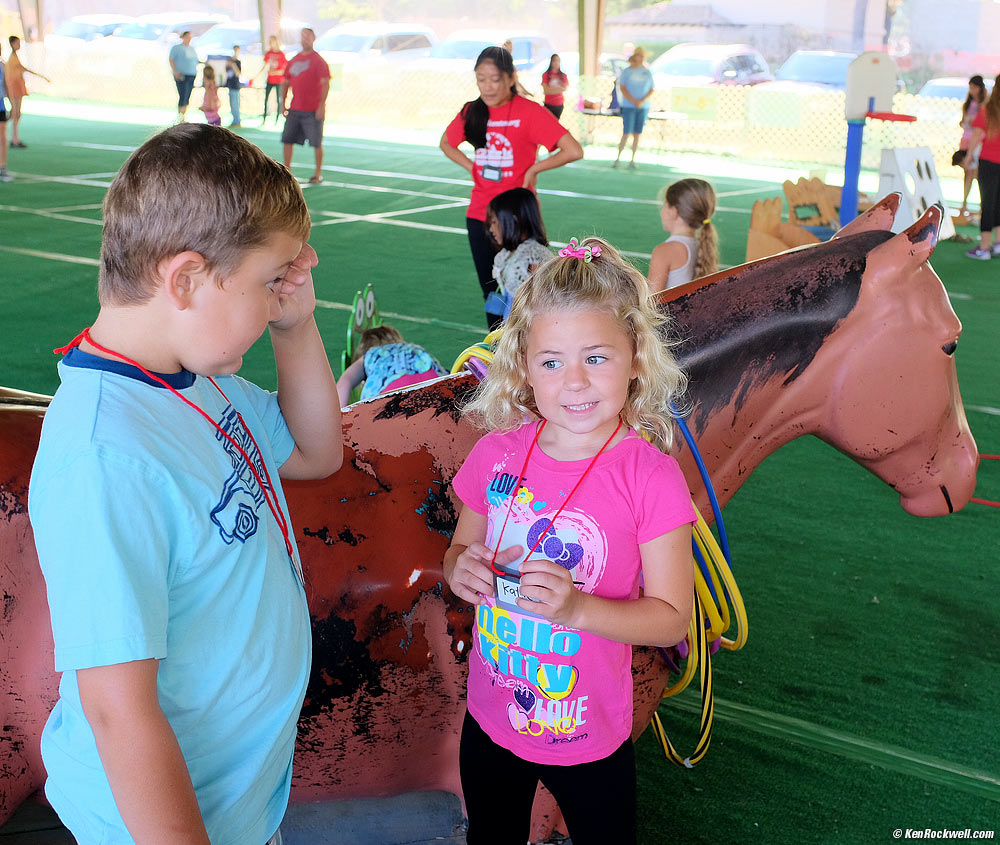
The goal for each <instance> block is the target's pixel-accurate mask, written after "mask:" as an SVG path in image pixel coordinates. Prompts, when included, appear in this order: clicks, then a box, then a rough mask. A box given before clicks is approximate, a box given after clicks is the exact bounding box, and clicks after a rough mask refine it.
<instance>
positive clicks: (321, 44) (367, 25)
mask: <svg viewBox="0 0 1000 845" xmlns="http://www.w3.org/2000/svg"><path fill="white" fill-rule="evenodd" d="M435 44H437V36H436V35H435V34H434V30H433V29H431V28H430V27H427V26H420V25H417V24H391V23H378V22H374V21H355V22H353V23H346V24H342V25H340V26H335V27H334V28H333V29H331V30H328V31H327V32H324V33H323V35H321V36H320V37H319V38H317V39H316V43H315V44H313V49H314V50H315V51H316V52H318V53H319V54H320V55H321V56H322V57H323V58H324V59H326V61H327V62H328V63H330V64H339V65H343V66H344V67H345V69H350V68H353V67H355V66H358V65H362V64H368V63H372V62H377V63H386V62H389V63H395V62H400V61H408V60H410V59H419V58H422V57H424V56H426V55H427V54H428V53H430V51H431V49H432V48H433V47H434V45H435Z"/></svg>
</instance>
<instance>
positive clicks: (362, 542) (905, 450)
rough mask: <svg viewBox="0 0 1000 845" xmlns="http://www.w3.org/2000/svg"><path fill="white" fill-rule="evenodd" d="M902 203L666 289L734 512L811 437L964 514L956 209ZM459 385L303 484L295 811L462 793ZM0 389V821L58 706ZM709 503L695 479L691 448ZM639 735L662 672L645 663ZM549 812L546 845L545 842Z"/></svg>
mask: <svg viewBox="0 0 1000 845" xmlns="http://www.w3.org/2000/svg"><path fill="white" fill-rule="evenodd" d="M894 211H895V204H894V202H893V201H892V199H891V198H890V199H889V200H886V201H883V203H882V204H880V205H879V206H876V208H875V209H873V210H872V212H869V214H868V215H866V216H865V217H864V218H860V219H859V220H858V221H855V223H853V224H851V226H849V227H847V229H845V230H844V231H843V232H842V233H841V236H840V237H839V238H838V239H837V240H835V241H833V242H831V243H829V244H823V245H819V246H816V247H811V248H808V249H805V250H801V251H795V252H791V253H785V254H782V255H779V256H775V257H773V258H770V259H765V260H763V261H761V262H757V263H755V264H751V265H745V266H742V267H737V268H735V269H733V270H731V271H727V272H725V273H720V274H717V275H715V276H713V277H710V278H707V279H704V280H696V281H695V282H693V283H691V284H690V285H688V286H685V287H683V288H679V289H677V291H671V292H670V294H671V297H670V301H668V300H667V298H666V297H664V300H663V301H664V303H665V307H667V308H668V309H669V310H670V311H671V313H672V314H673V315H674V317H675V320H676V326H675V331H676V332H677V335H678V337H681V338H684V342H683V343H682V344H681V346H680V347H679V349H678V353H679V356H680V358H681V360H682V361H683V362H684V363H685V365H686V367H687V368H688V369H689V371H690V373H691V376H692V380H691V400H692V414H691V422H692V425H693V427H694V429H695V431H696V434H697V436H698V440H699V444H700V447H701V450H702V452H703V455H704V457H705V459H706V462H707V463H708V466H709V468H710V470H711V471H712V475H713V478H714V480H715V485H716V489H717V491H718V492H719V494H720V498H721V499H722V500H723V501H727V500H728V499H729V498H730V497H731V496H732V495H733V493H734V492H735V491H736V489H737V488H738V487H739V485H740V484H741V483H742V481H743V480H744V479H745V478H746V477H747V476H748V475H749V473H750V472H751V471H752V469H753V468H754V467H755V466H756V465H757V464H758V463H759V462H760V461H761V460H763V458H764V457H766V456H767V455H768V454H770V452H772V451H774V449H776V448H778V446H780V445H781V444H782V443H785V442H788V441H790V440H792V439H793V438H795V437H798V436H800V435H802V434H806V433H815V434H817V435H818V436H819V437H821V438H823V439H824V440H826V441H827V442H829V443H831V444H832V445H834V446H835V447H836V448H838V449H840V450H841V451H843V452H845V453H846V454H848V455H850V456H852V457H853V458H854V459H855V460H857V461H858V462H859V463H861V464H862V465H864V466H866V467H867V468H869V469H870V470H871V471H872V472H874V473H876V474H877V475H878V476H879V477H880V478H882V479H883V480H885V481H886V483H888V484H890V485H892V486H893V487H894V488H895V489H896V490H897V491H899V494H900V498H901V501H902V504H903V506H904V507H905V508H907V509H908V510H910V511H911V512H913V513H919V514H921V515H935V514H946V513H948V512H950V511H951V510H957V509H959V508H961V507H962V506H963V505H964V504H965V503H966V502H967V501H968V499H969V497H970V496H971V493H972V490H973V488H974V485H975V467H976V460H977V456H976V449H975V444H974V442H973V441H972V437H971V435H970V433H969V430H968V426H967V424H966V422H965V416H964V412H963V409H962V405H961V399H960V397H959V393H958V383H957V377H956V372H955V365H954V359H953V357H952V352H953V351H954V343H955V341H956V340H957V337H958V333H959V331H960V326H959V324H958V321H957V319H956V318H955V315H954V313H953V312H952V310H951V308H950V305H949V304H948V301H947V297H946V295H945V292H944V289H943V286H942V285H941V282H940V280H939V279H938V278H937V276H936V275H935V274H934V272H933V270H931V269H930V267H929V266H928V265H927V263H926V260H927V257H928V256H929V255H930V253H931V251H932V250H933V246H934V243H935V241H936V237H937V227H938V224H939V223H940V214H939V213H938V212H937V210H936V209H932V211H931V212H928V214H927V215H925V217H924V218H923V219H922V220H921V221H920V222H919V223H918V224H916V225H915V226H914V227H912V228H911V229H910V230H909V231H908V232H906V233H903V234H901V235H896V236H892V235H891V234H889V233H887V232H886V231H885V229H886V228H887V226H888V225H889V222H891V219H892V214H893V213H894ZM473 386H474V382H473V380H472V378H471V377H470V376H467V375H466V376H455V377H451V378H446V379H443V380H441V381H438V382H434V383H431V384H429V385H423V386H418V387H415V388H412V389H409V390H406V391H404V392H401V393H396V394H392V395H389V396H384V397H380V398H378V399H375V400H373V401H370V402H366V403H361V404H358V405H355V406H352V407H351V408H350V409H348V410H347V412H346V413H345V417H344V423H345V432H344V438H345V449H346V453H345V454H346V461H345V466H344V468H343V469H342V470H341V471H340V472H338V473H337V474H336V475H334V476H333V477H331V478H329V479H326V480H324V481H322V482H315V483H291V484H288V485H287V494H288V501H289V506H290V509H291V514H292V522H293V524H294V526H295V530H296V539H297V542H298V544H299V548H300V550H301V552H302V557H303V562H304V565H305V570H306V577H307V581H308V591H309V598H310V610H311V613H312V617H313V633H314V644H315V645H314V651H315V657H314V668H313V675H312V678H311V681H310V685H309V690H308V693H307V697H306V702H305V705H304V707H303V712H302V717H301V719H300V723H299V727H300V731H299V744H298V748H297V752H296V770H295V780H294V784H293V796H292V797H293V800H294V801H312V800H321V799H346V798H355V797H372V796H380V795H392V794H399V793H402V792H407V791H412V790H420V789H446V790H449V791H452V792H456V793H459V794H460V792H461V790H460V785H459V780H458V766H457V759H458V732H459V728H460V724H461V720H462V717H463V714H464V691H465V681H464V679H465V672H466V667H465V662H466V660H467V659H468V653H469V649H470V645H471V627H472V621H473V613H472V609H471V608H470V607H469V606H467V605H464V604H462V603H461V602H458V601H457V600H455V599H454V597H453V596H451V594H450V593H449V591H448V590H447V587H445V586H444V585H443V582H442V577H441V568H440V561H441V557H442V555H443V553H444V550H445V549H446V548H447V546H448V542H449V536H450V533H451V531H452V529H453V527H454V524H455V519H456V502H455V500H454V497H453V494H452V493H451V490H450V481H451V479H452V477H453V476H454V473H455V472H456V471H457V469H458V467H459V466H460V465H461V462H462V460H463V458H464V457H465V455H466V454H467V453H468V451H469V449H470V448H471V447H472V445H473V444H474V443H475V441H476V439H477V438H478V437H479V436H481V432H479V431H476V430H475V429H473V428H472V427H470V426H469V424H468V423H467V422H465V421H464V420H462V419H461V418H460V417H459V415H458V413H457V411H456V406H457V404H458V403H459V402H460V401H461V398H462V397H463V396H464V395H465V394H466V393H467V391H469V390H470V389H472V387H473ZM10 393H11V398H10V400H9V401H7V402H6V403H4V402H3V397H2V396H0V430H2V431H3V432H4V436H3V442H2V444H0V448H2V450H3V461H2V462H0V466H2V468H3V469H2V475H0V517H2V518H0V588H2V590H3V595H4V603H3V607H2V610H0V613H2V617H0V624H2V628H0V643H2V644H0V693H2V697H0V767H2V781H0V822H2V821H3V820H4V819H6V818H7V817H8V816H9V814H10V813H11V812H12V811H13V809H14V808H15V807H16V806H17V805H18V804H19V803H20V802H21V801H22V800H24V798H25V797H26V796H27V795H28V794H30V793H31V792H33V791H35V790H36V789H38V788H39V787H40V786H41V785H42V783H43V780H44V770H43V768H42V764H41V760H40V756H39V753H38V741H39V736H40V733H41V728H42V726H43V724H44V720H45V718H46V716H47V713H48V711H49V709H50V708H51V706H52V704H53V703H54V701H55V699H56V694H57V692H56V687H57V678H56V676H55V674H54V673H53V671H52V668H51V667H52V641H51V633H50V630H49V625H48V617H47V608H46V605H45V590H44V584H43V582H42V579H41V575H40V572H39V570H38V564H37V560H36V557H35V554H34V547H33V543H32V537H31V530H30V526H29V525H28V520H27V509H26V502H27V483H28V476H29V473H30V467H31V462H32V459H33V455H34V451H35V448H36V445H37V438H38V433H39V425H40V422H41V418H42V415H43V413H44V398H38V397H35V398H32V397H30V396H27V397H25V396H23V395H21V398H16V397H14V395H13V393H14V392H10ZM677 454H678V458H679V460H680V461H681V464H682V467H683V468H684V470H685V473H686V475H687V478H688V481H689V483H690V486H691V488H692V489H693V490H696V491H699V492H698V494H697V495H696V498H697V500H698V504H699V506H700V507H702V510H703V511H704V510H706V508H705V507H704V506H705V501H704V494H703V493H702V492H700V491H701V487H702V485H701V483H700V481H699V479H698V477H697V473H696V471H695V470H694V467H693V463H692V461H691V458H690V455H689V453H688V451H687V450H686V449H685V448H680V449H679V451H678V452H677ZM633 668H634V678H635V733H636V735H638V733H641V731H642V730H643V729H644V728H645V726H646V725H647V724H648V722H649V719H650V716H651V713H652V711H653V710H654V709H655V707H656V705H657V704H658V703H659V700H660V695H661V693H662V690H663V688H664V685H665V683H666V679H667V670H666V668H665V666H664V664H663V662H662V661H661V660H660V659H659V658H658V657H657V656H656V654H655V652H654V651H653V650H651V649H635V659H634V667H633ZM553 811H554V806H553V805H552V804H551V802H549V803H547V804H544V805H543V807H542V809H541V810H540V811H539V812H538V813H536V820H535V826H534V830H533V835H535V836H537V835H539V834H541V833H544V832H545V831H547V830H549V829H551V825H552V823H553V815H552V814H553Z"/></svg>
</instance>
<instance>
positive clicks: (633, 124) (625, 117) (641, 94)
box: [611, 47, 653, 168]
mask: <svg viewBox="0 0 1000 845" xmlns="http://www.w3.org/2000/svg"><path fill="white" fill-rule="evenodd" d="M645 61H646V53H645V51H644V50H643V49H642V47H636V48H635V51H634V52H633V53H632V55H631V56H629V59H628V67H627V68H625V69H624V70H623V71H622V73H621V76H620V77H619V78H618V103H619V105H620V106H621V109H622V139H621V141H619V142H618V157H617V158H616V159H615V163H614V164H613V165H611V166H612V167H617V166H618V162H619V160H620V159H621V157H622V151H623V150H624V149H625V144H626V143H627V142H628V139H629V136H631V137H632V161H631V162H629V167H631V168H635V151H636V150H637V149H638V148H639V136H640V135H641V134H642V127H643V126H645V124H646V118H647V117H648V115H649V98H650V97H652V96H653V74H652V73H650V70H649V68H648V67H646V65H645V64H644V63H645Z"/></svg>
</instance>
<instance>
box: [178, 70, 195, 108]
mask: <svg viewBox="0 0 1000 845" xmlns="http://www.w3.org/2000/svg"><path fill="white" fill-rule="evenodd" d="M174 82H175V83H176V85H177V108H183V107H184V106H186V105H187V104H188V103H190V102H191V91H192V89H193V88H194V77H193V76H182V77H181V78H180V79H174Z"/></svg>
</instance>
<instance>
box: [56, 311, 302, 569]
mask: <svg viewBox="0 0 1000 845" xmlns="http://www.w3.org/2000/svg"><path fill="white" fill-rule="evenodd" d="M82 340H86V341H87V343H89V344H90V345H91V346H93V347H94V348H95V349H97V350H99V351H100V352H103V353H104V354H105V355H111V356H113V357H115V358H118V359H119V360H121V361H124V362H125V363H126V364H130V365H132V366H133V367H135V368H136V369H137V370H139V372H141V373H142V374H143V375H144V376H146V377H147V378H149V379H151V380H152V381H154V382H156V383H157V384H160V385H162V386H163V387H165V388H166V389H167V390H169V391H170V392H171V393H173V394H174V396H176V397H177V398H178V399H180V400H181V402H183V403H184V404H185V405H187V406H188V407H190V408H193V409H194V410H195V411H197V412H198V413H199V414H201V416H203V417H204V418H205V419H206V420H208V422H209V424H210V425H211V426H212V427H213V428H214V429H215V430H216V431H218V432H219V434H221V435H222V436H223V437H225V438H226V440H228V441H229V443H230V445H232V447H233V448H234V449H235V450H236V451H237V452H239V454H240V456H241V457H242V458H243V460H244V461H246V465H247V467H248V468H249V469H250V472H251V474H252V475H253V477H254V480H255V481H256V482H257V485H258V486H259V487H260V490H261V492H262V493H263V494H264V501H265V502H267V507H268V509H269V510H270V511H271V514H272V515H273V516H274V519H275V521H276V522H277V523H278V528H279V529H281V536H282V539H283V540H284V541H285V551H286V552H288V556H289V558H291V560H292V563H293V564H294V567H295V571H296V573H298V575H299V577H300V578H301V577H302V572H301V569H300V568H299V564H298V563H297V562H296V561H295V553H294V551H293V548H292V541H291V539H290V537H289V534H288V521H287V520H286V519H285V514H284V512H283V511H282V509H281V505H280V504H279V503H278V498H277V493H275V492H274V487H273V486H272V484H271V475H270V473H269V472H268V471H267V464H266V463H265V461H264V455H263V453H262V452H261V451H260V446H258V445H257V440H256V439H255V438H254V436H253V432H251V431H250V426H248V425H247V424H246V421H245V420H244V419H243V416H242V415H241V414H240V412H239V411H237V410H236V406H235V405H233V403H232V402H230V400H229V397H228V396H226V394H225V392H224V391H223V390H222V388H221V387H219V385H218V384H216V382H215V379H213V378H212V377H211V376H206V378H208V380H209V381H210V382H211V383H212V384H213V385H214V387H215V389H216V390H218V391H219V393H221V394H222V398H223V399H225V400H226V402H228V403H229V405H230V407H232V409H233V411H234V412H235V414H236V418H237V419H238V420H239V421H240V424H241V425H242V426H243V430H244V431H246V433H247V436H248V437H249V438H250V442H251V443H253V445H254V448H255V449H256V450H257V454H258V455H260V466H261V469H262V470H263V472H264V477H263V478H261V475H260V473H259V472H258V471H257V468H256V467H255V466H254V462H253V461H252V460H251V459H250V456H249V455H248V454H247V453H246V451H245V450H244V449H243V447H242V446H240V444H239V443H237V442H236V440H235V439H233V437H232V436H231V435H230V434H229V432H227V431H225V430H224V429H223V428H222V426H221V425H219V424H218V423H217V422H216V421H215V420H213V419H212V418H211V417H210V416H209V415H208V414H207V413H205V411H204V410H203V409H202V408H201V407H199V406H198V405H196V404H195V403H194V402H192V401H191V400H190V399H188V398H187V397H186V396H184V395H182V394H181V392H180V391H179V390H177V389H176V388H175V387H174V386H173V385H171V384H169V383H168V382H167V381H166V380H165V379H163V378H161V377H160V376H158V375H157V374H156V373H153V372H150V371H149V370H147V369H146V368H145V367H144V366H142V364H140V363H138V362H137V361H133V360H132V359H131V358H128V357H126V356H125V355H122V354H121V353H120V352H115V351H114V350H113V349H108V348H107V347H105V346H101V344H99V343H97V342H96V341H95V340H94V339H93V338H92V337H91V336H90V329H89V328H86V329H84V330H83V331H82V332H80V334H78V335H77V336H76V337H75V338H73V340H71V341H70V342H69V343H67V344H66V345H65V346H61V347H60V348H58V349H53V350H52V351H53V352H54V353H55V354H56V355H65V354H66V353H67V352H69V351H70V350H71V349H73V348H74V347H78V346H79V345H80V341H82ZM264 479H266V480H267V484H265V483H264ZM272 499H273V501H272Z"/></svg>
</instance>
